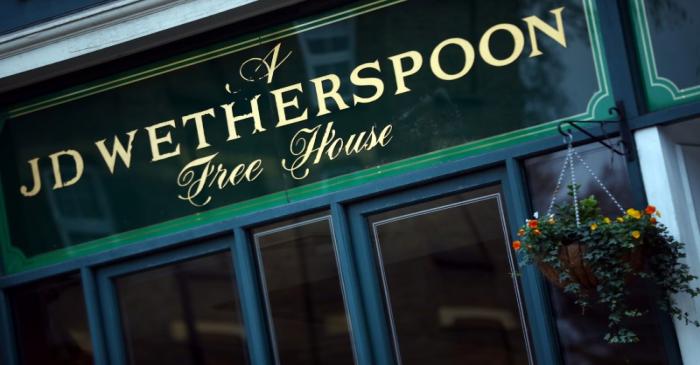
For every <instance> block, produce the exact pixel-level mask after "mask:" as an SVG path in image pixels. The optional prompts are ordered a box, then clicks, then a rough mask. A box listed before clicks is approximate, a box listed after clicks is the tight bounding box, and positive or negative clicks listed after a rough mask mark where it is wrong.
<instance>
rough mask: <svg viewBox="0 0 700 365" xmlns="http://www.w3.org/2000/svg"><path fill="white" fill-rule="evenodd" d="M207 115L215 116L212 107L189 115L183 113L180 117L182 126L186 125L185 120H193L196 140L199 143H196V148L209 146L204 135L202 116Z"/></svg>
mask: <svg viewBox="0 0 700 365" xmlns="http://www.w3.org/2000/svg"><path fill="white" fill-rule="evenodd" d="M206 115H209V116H212V117H213V116H215V115H214V108H209V109H207V110H202V111H201V112H197V113H192V114H190V115H185V116H183V117H182V126H183V127H184V126H186V125H187V122H189V121H190V120H194V126H195V128H196V129H197V141H198V142H199V144H198V145H197V149H198V150H200V149H202V148H205V147H209V146H210V144H209V143H207V139H206V136H205V135H204V116H206Z"/></svg>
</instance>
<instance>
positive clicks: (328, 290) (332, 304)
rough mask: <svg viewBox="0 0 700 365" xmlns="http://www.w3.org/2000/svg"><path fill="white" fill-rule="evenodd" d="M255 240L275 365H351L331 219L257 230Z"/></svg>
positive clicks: (298, 221)
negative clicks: (276, 360) (274, 351)
mask: <svg viewBox="0 0 700 365" xmlns="http://www.w3.org/2000/svg"><path fill="white" fill-rule="evenodd" d="M254 237H255V244H256V248H257V250H258V258H259V264H260V267H261V270H262V276H263V278H264V284H265V289H266V295H267V299H268V305H269V315H270V319H271V322H272V327H273V333H274V337H275V340H276V341H275V344H276V349H277V356H278V358H279V363H280V364H284V365H294V364H299V365H320V364H329V365H336V364H353V351H352V343H351V340H350V330H349V325H348V318H347V315H346V312H345V305H344V301H343V293H342V289H341V286H340V285H341V283H340V278H339V274H338V267H337V264H336V255H335V242H334V238H333V234H332V232H331V219H330V217H329V216H327V215H320V216H314V217H304V218H299V219H296V220H291V221H285V222H281V223H278V224H275V225H271V226H265V227H260V228H259V229H256V230H255V231H254Z"/></svg>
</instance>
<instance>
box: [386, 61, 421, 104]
mask: <svg viewBox="0 0 700 365" xmlns="http://www.w3.org/2000/svg"><path fill="white" fill-rule="evenodd" d="M404 58H408V59H410V60H411V62H412V65H411V68H410V69H408V70H404V68H403V59H404ZM389 59H390V60H391V63H392V64H393V66H394V77H395V78H396V92H395V93H394V95H399V94H403V93H406V92H409V91H411V89H409V88H407V87H406V81H405V79H406V76H411V75H413V74H415V73H416V72H418V70H420V68H421V66H422V65H423V56H421V54H420V53H418V52H417V51H408V52H404V53H401V54H397V55H395V56H391V57H389Z"/></svg>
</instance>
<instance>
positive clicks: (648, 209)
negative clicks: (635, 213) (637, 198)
mask: <svg viewBox="0 0 700 365" xmlns="http://www.w3.org/2000/svg"><path fill="white" fill-rule="evenodd" d="M654 212H656V207H655V206H653V205H647V207H646V209H644V213H646V214H649V215H652V214H654Z"/></svg>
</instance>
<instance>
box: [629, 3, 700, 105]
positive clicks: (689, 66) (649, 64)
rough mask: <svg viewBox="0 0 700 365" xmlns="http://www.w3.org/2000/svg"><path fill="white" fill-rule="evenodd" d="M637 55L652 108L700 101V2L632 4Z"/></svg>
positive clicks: (631, 10)
mask: <svg viewBox="0 0 700 365" xmlns="http://www.w3.org/2000/svg"><path fill="white" fill-rule="evenodd" d="M629 5H630V12H631V14H632V19H633V25H634V35H635V36H636V40H637V53H638V56H639V60H640V63H641V65H642V70H641V73H640V74H641V76H642V77H643V80H644V81H645V84H646V85H645V86H646V90H645V91H646V95H647V99H648V103H649V108H650V109H652V110H658V109H661V108H665V107H669V106H673V105H676V104H679V103H687V102H691V101H697V100H699V99H700V90H698V86H700V67H698V62H700V52H699V51H700V38H698V37H697V34H698V32H700V22H698V21H697V14H698V12H700V2H699V1H697V0H636V1H630V2H629Z"/></svg>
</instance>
